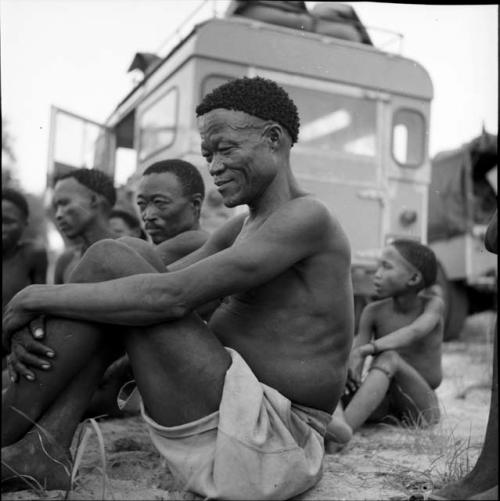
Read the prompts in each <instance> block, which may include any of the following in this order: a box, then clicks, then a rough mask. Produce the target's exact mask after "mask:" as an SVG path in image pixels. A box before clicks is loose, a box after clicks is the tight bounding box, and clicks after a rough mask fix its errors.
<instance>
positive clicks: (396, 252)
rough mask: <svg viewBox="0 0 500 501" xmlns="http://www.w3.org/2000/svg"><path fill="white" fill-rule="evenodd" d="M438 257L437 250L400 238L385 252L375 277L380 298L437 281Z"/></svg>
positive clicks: (427, 285) (416, 290)
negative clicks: (435, 251) (435, 252)
mask: <svg viewBox="0 0 500 501" xmlns="http://www.w3.org/2000/svg"><path fill="white" fill-rule="evenodd" d="M436 277H437V260H436V256H435V254H434V252H433V251H432V250H431V249H430V248H429V247H427V246H425V245H423V244H421V243H419V242H416V241H415V240H407V239H397V240H394V241H393V242H391V244H390V245H388V246H387V247H386V248H385V249H384V250H383V251H382V257H381V261H380V265H379V267H378V268H377V271H376V273H375V276H374V285H375V289H376V291H377V295H378V296H379V297H388V296H392V295H395V294H397V293H398V292H405V291H411V290H413V291H414V292H419V291H420V290H422V289H424V288H426V287H430V286H431V285H433V284H434V283H435V281H436Z"/></svg>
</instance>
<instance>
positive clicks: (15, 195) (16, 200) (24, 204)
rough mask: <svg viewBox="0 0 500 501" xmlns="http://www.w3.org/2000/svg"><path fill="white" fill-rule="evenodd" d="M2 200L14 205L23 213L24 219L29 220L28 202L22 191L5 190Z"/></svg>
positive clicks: (3, 190)
mask: <svg viewBox="0 0 500 501" xmlns="http://www.w3.org/2000/svg"><path fill="white" fill-rule="evenodd" d="M2 200H8V201H9V202H11V203H13V204H14V205H15V206H16V207H17V208H18V209H19V210H20V211H21V213H22V214H23V216H24V218H25V219H28V217H29V215H30V210H29V206H28V201H27V200H26V197H25V196H24V195H23V194H22V193H21V192H20V191H17V190H15V189H14V188H3V189H2Z"/></svg>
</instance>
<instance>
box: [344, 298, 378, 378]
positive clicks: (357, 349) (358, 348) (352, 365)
mask: <svg viewBox="0 0 500 501" xmlns="http://www.w3.org/2000/svg"><path fill="white" fill-rule="evenodd" d="M374 308H375V304H374V303H370V304H368V305H366V306H365V308H364V309H363V311H362V312H361V317H360V319H359V327H358V334H357V336H356V337H355V338H354V344H353V347H352V350H351V355H350V357H349V369H348V372H347V375H348V380H347V384H348V386H349V384H350V382H351V381H353V382H354V383H357V384H361V372H362V370H363V365H364V361H365V358H366V357H367V356H368V355H370V354H371V352H372V351H373V348H372V346H371V344H369V342H370V339H371V338H372V336H373V329H374V319H375V316H374Z"/></svg>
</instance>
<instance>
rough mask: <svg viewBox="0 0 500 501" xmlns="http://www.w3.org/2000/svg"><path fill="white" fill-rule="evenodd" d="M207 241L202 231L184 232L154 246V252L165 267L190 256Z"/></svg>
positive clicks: (206, 235)
mask: <svg viewBox="0 0 500 501" xmlns="http://www.w3.org/2000/svg"><path fill="white" fill-rule="evenodd" d="M207 239H208V233H206V232H202V231H185V232H184V233H180V234H179V235H177V236H175V237H173V238H170V239H169V240H165V242H162V243H161V244H158V245H157V246H156V252H157V253H158V254H159V255H160V259H161V260H162V261H163V263H164V264H165V266H168V265H170V264H172V263H174V262H175V261H178V260H179V259H181V258H183V257H184V256H187V255H188V254H191V253H192V252H193V251H195V250H196V249H199V248H200V247H201V246H202V245H203V244H204V243H205V242H206V241H207Z"/></svg>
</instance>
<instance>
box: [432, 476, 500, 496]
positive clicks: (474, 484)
mask: <svg viewBox="0 0 500 501" xmlns="http://www.w3.org/2000/svg"><path fill="white" fill-rule="evenodd" d="M496 482H498V479H496V478H495V479H492V480H491V481H490V482H487V481H481V480H479V479H475V478H474V477H473V476H472V475H470V474H469V475H467V476H465V477H464V478H462V479H461V480H458V481H457V482H452V483H450V484H447V485H445V486H444V487H443V488H442V489H439V490H437V491H433V492H432V493H431V494H430V495H429V498H428V499H429V500H436V501H437V500H443V499H446V500H461V499H498V498H496V497H494V498H488V497H484V498H482V497H477V498H475V497H473V496H476V495H483V496H485V495H486V493H487V492H490V491H491V490H492V489H494V488H496V489H497V491H496V492H498V487H497V486H496V485H495V483H496Z"/></svg>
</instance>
